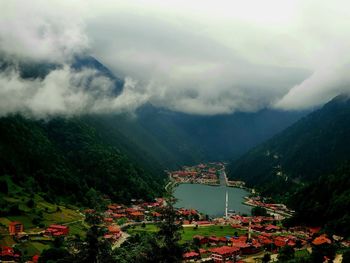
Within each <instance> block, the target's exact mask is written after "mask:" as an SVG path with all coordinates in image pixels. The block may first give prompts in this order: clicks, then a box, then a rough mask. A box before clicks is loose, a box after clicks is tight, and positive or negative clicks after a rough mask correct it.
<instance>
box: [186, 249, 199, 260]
mask: <svg viewBox="0 0 350 263" xmlns="http://www.w3.org/2000/svg"><path fill="white" fill-rule="evenodd" d="M182 258H183V259H184V260H185V261H187V260H192V259H199V258H200V255H199V254H198V253H197V252H194V251H191V252H187V253H185V254H183V255H182Z"/></svg>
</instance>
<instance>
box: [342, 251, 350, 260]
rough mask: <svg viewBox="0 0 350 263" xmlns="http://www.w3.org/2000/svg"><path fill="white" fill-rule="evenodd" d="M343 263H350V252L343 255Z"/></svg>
mask: <svg viewBox="0 0 350 263" xmlns="http://www.w3.org/2000/svg"><path fill="white" fill-rule="evenodd" d="M343 262H350V250H347V251H345V252H344V253H343Z"/></svg>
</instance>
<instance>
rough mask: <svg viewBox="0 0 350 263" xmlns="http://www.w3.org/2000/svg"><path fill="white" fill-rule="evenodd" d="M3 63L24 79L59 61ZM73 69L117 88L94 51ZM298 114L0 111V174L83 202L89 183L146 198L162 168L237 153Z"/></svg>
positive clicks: (158, 184)
mask: <svg viewBox="0 0 350 263" xmlns="http://www.w3.org/2000/svg"><path fill="white" fill-rule="evenodd" d="M9 67H15V68H16V69H18V71H19V72H20V76H21V77H22V78H24V79H35V78H44V77H45V76H46V75H47V74H48V73H49V72H50V71H51V70H53V69H56V68H59V67H61V65H57V64H50V63H44V62H40V63H39V62H24V61H11V60H3V61H2V63H0V70H6V69H7V68H9ZM71 68H72V69H74V70H76V71H80V70H83V69H88V70H94V71H96V72H97V75H101V76H104V77H107V78H109V79H110V80H112V81H113V82H114V84H115V85H114V87H115V88H114V90H113V94H112V95H114V96H115V95H118V94H120V93H121V92H122V91H123V84H124V82H123V80H122V79H121V78H120V77H117V76H115V75H114V74H113V73H112V72H111V71H110V70H109V69H108V68H107V67H105V66H104V65H103V64H102V63H100V62H99V61H98V60H96V59H95V58H93V57H90V56H86V57H84V56H79V57H75V59H74V60H73V62H72V64H71ZM86 85H87V86H86V89H89V88H92V87H93V85H92V86H91V87H90V86H89V81H87V84H86ZM304 115H305V112H283V111H276V110H261V111H259V112H256V113H239V112H237V113H233V114H227V115H216V116H198V115H190V114H185V113H179V112H173V111H170V110H167V109H164V108H159V107H155V106H154V105H152V104H150V103H149V104H145V105H143V106H141V107H140V108H139V109H137V110H136V112H135V113H132V114H127V113H124V114H113V113H108V114H86V115H82V116H77V117H74V118H72V117H70V118H68V117H59V116H52V117H51V119H49V120H34V119H28V118H24V117H21V116H17V115H12V116H7V117H2V118H0V123H1V125H2V126H1V132H2V133H4V134H6V136H2V140H0V150H1V149H2V152H1V153H2V155H1V156H2V157H1V162H0V174H1V175H9V176H10V177H11V178H12V179H13V180H15V182H17V183H20V184H27V181H28V182H34V184H35V185H37V186H38V188H37V189H38V191H42V192H44V193H48V195H49V196H61V197H67V196H70V198H71V199H72V200H83V203H84V202H85V201H86V200H85V199H84V198H85V196H84V192H86V191H88V189H89V188H91V187H93V188H94V190H96V191H97V192H100V193H103V194H108V196H110V197H112V198H113V199H114V200H115V201H126V200H127V199H130V198H132V197H140V198H141V197H142V198H146V197H151V196H154V195H157V194H159V193H161V188H162V184H163V183H164V172H163V170H166V169H177V168H178V167H179V166H182V165H187V164H195V163H198V162H207V161H218V160H219V161H222V160H228V159H229V158H231V157H232V156H233V157H235V158H237V157H239V156H240V155H241V154H242V153H244V152H246V151H247V150H249V149H250V148H251V147H253V146H255V145H257V144H258V143H260V142H262V141H264V140H266V139H268V138H270V137H271V136H273V135H274V134H275V133H277V132H278V131H280V130H282V129H283V128H285V127H287V126H289V125H291V124H292V123H293V122H295V121H296V120H298V119H299V118H300V117H302V116H304ZM18 142H21V143H18ZM35 147H38V148H35ZM7 151H8V154H6V152H7ZM42 160H44V161H42ZM105 165H106V166H105ZM125 169H126V170H125ZM122 171H124V172H122ZM102 178H105V180H103V179H102ZM28 184H29V183H28ZM29 185H31V183H30V184H29ZM131 188H132V189H133V190H130V189H131ZM26 189H30V187H27V188H26ZM35 189H36V188H35ZM129 190H130V191H129ZM71 193H74V194H73V195H71Z"/></svg>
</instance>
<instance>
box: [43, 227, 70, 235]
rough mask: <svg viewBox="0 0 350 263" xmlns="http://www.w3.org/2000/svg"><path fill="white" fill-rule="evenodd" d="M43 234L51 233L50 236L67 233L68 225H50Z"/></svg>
mask: <svg viewBox="0 0 350 263" xmlns="http://www.w3.org/2000/svg"><path fill="white" fill-rule="evenodd" d="M45 234H47V235H51V236H56V237H57V236H66V235H68V234H69V227H68V226H62V225H50V226H49V227H48V228H47V229H46V231H45Z"/></svg>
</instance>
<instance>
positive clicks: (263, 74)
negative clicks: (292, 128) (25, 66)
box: [0, 0, 350, 117]
mask: <svg viewBox="0 0 350 263" xmlns="http://www.w3.org/2000/svg"><path fill="white" fill-rule="evenodd" d="M349 7H350V6H349V3H348V2H347V1H343V0H339V1H338V0H337V1H336V3H335V2H332V3H322V4H320V3H319V1H314V0H306V1H299V0H294V1H293V0H290V1H285V2H283V3H282V2H281V1H278V0H268V1H264V3H261V1H257V0H247V1H239V0H230V1H229V0H219V1H215V2H212V1H206V0H204V1H203V0H201V1H197V0H193V1H190V2H188V1H182V0H178V1H175V0H174V1H173V0H169V1H158V0H148V1H143V0H138V1H136V0H130V1H127V2H126V1H112V0H106V1H103V2H101V1H97V0H84V1H83V0H75V1H64V0H62V1H56V0H52V1H50V2H48V1H44V0H35V1H30V3H29V2H25V1H16V0H13V1H2V2H1V3H0V17H1V19H0V54H1V55H2V56H3V57H6V58H7V59H8V58H9V59H13V60H22V61H29V63H30V61H36V62H38V61H39V62H45V63H46V62H52V63H57V64H59V65H61V67H59V68H57V69H55V70H53V71H52V72H51V73H49V74H48V75H47V76H46V77H44V78H43V79H39V78H38V79H26V80H24V79H21V78H20V76H19V73H18V71H17V70H16V69H15V68H12V69H10V70H9V69H7V70H6V71H4V72H2V73H0V95H1V97H0V102H1V105H0V114H1V115H4V114H8V113H12V112H22V113H27V114H31V115H33V116H44V117H45V116H48V115H53V114H64V115H73V114H83V113H91V112H123V111H133V110H135V109H136V108H137V107H139V106H141V105H143V104H144V103H152V104H154V105H156V106H160V107H165V108H169V109H171V110H175V111H181V112H185V113H190V114H201V115H214V114H223V113H232V112H235V111H256V110H259V109H262V108H266V107H273V108H279V109H286V110H294V109H305V108H310V107H314V106H318V105H320V104H322V103H324V102H326V101H327V100H329V99H331V98H332V97H334V96H336V95H338V94H339V93H347V92H348V91H349V90H350V85H349V84H350V79H349V77H348V74H347V72H348V68H349V66H348V65H349V60H350V57H349V55H348V54H350V52H349V51H350V50H349V48H348V47H347V46H346V45H345V44H344V43H349V40H350V33H349V32H348V28H349V27H350V22H349V20H348V17H349V16H350V14H349V12H350V11H349V10H350V8H349ZM77 11H79V12H77ZM84 54H91V55H93V56H94V57H96V58H97V59H98V60H100V61H101V62H102V63H103V64H105V65H106V66H107V67H108V68H110V69H111V70H112V71H113V73H114V74H115V75H116V76H119V77H121V78H123V79H125V85H124V89H123V91H122V93H121V94H119V95H116V94H115V93H113V92H112V91H113V80H111V79H109V78H108V77H106V76H101V74H98V72H96V71H94V70H91V69H87V68H85V69H83V70H82V71H77V70H72V69H71V68H70V66H69V65H70V64H71V62H72V59H73V57H74V56H75V55H84Z"/></svg>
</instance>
